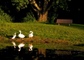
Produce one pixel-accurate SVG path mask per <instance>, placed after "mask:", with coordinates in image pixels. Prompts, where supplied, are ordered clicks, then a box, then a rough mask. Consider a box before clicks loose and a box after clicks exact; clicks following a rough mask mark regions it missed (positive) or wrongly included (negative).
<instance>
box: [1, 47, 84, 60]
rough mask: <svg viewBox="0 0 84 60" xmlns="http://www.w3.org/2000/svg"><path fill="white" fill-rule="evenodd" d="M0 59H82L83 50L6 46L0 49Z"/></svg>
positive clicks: (83, 55)
mask: <svg viewBox="0 0 84 60" xmlns="http://www.w3.org/2000/svg"><path fill="white" fill-rule="evenodd" d="M0 60H84V51H70V50H56V49H41V48H39V49H37V48H34V49H33V51H28V48H26V47H25V48H22V49H21V51H18V47H17V48H16V49H14V48H13V47H12V46H8V47H6V48H4V49H1V50H0Z"/></svg>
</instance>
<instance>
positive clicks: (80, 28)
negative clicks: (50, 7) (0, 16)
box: [0, 23, 84, 50]
mask: <svg viewBox="0 0 84 60" xmlns="http://www.w3.org/2000/svg"><path fill="white" fill-rule="evenodd" d="M19 30H21V31H22V33H23V34H24V35H25V36H26V38H24V40H26V42H27V40H29V38H28V34H29V31H30V30H32V31H33V32H34V37H33V38H32V39H30V40H33V44H34V45H35V47H38V48H39V47H41V48H56V49H74V50H76V49H78V50H84V48H83V47H84V45H83V44H84V25H79V24H72V25H71V26H68V25H56V24H55V25H51V24H44V23H1V24H0V41H1V43H0V46H1V47H5V46H10V45H12V44H11V43H10V41H9V40H10V38H11V37H12V36H13V34H14V33H15V32H16V33H17V34H19ZM18 39H19V38H18ZM18 39H17V40H18ZM28 43H29V42H28ZM26 44H27V43H26Z"/></svg>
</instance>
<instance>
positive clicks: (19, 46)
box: [18, 42, 25, 51]
mask: <svg viewBox="0 0 84 60" xmlns="http://www.w3.org/2000/svg"><path fill="white" fill-rule="evenodd" d="M24 46H25V44H24V43H23V42H22V43H20V44H19V45H18V48H19V49H18V51H21V48H22V47H24Z"/></svg>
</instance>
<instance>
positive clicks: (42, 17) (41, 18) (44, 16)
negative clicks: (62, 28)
mask: <svg viewBox="0 0 84 60" xmlns="http://www.w3.org/2000/svg"><path fill="white" fill-rule="evenodd" d="M47 17H48V12H45V13H43V14H42V13H40V14H39V17H38V21H39V22H47V21H48V20H47Z"/></svg>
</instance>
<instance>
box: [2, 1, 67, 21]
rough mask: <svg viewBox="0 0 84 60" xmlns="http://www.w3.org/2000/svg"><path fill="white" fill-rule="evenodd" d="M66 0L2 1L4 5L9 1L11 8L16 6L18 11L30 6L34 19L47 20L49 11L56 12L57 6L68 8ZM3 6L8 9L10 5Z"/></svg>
mask: <svg viewBox="0 0 84 60" xmlns="http://www.w3.org/2000/svg"><path fill="white" fill-rule="evenodd" d="M2 1H3V0H1V2H2ZM67 1H68V0H6V1H4V5H5V4H6V5H7V4H8V3H10V5H11V8H12V7H13V9H14V8H16V10H17V11H18V12H22V10H23V9H27V10H28V8H29V7H31V9H30V10H31V11H32V13H33V14H34V15H35V17H36V19H37V20H38V21H41V22H45V21H47V20H48V19H47V18H48V13H49V12H51V13H52V12H53V13H54V12H57V9H58V8H61V9H63V10H66V9H67V8H68V6H67ZM4 8H6V9H9V8H10V7H6V6H5V7H4ZM11 8H10V9H11ZM52 9H53V10H52ZM14 10H15V9H14ZM27 10H26V12H27ZM9 11H10V10H9ZM10 12H11V11H10ZM13 12H14V11H13ZM23 12H24V11H23ZM12 14H14V13H12ZM17 14H18V13H17ZM26 15H27V14H26ZM54 16H57V15H54Z"/></svg>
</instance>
